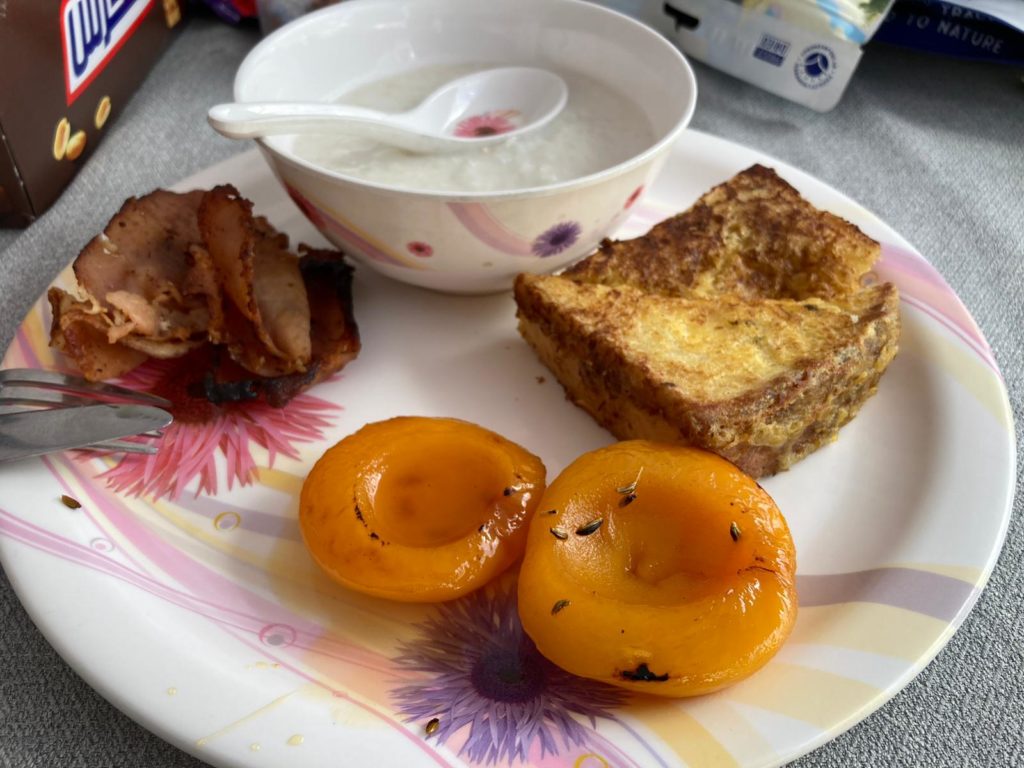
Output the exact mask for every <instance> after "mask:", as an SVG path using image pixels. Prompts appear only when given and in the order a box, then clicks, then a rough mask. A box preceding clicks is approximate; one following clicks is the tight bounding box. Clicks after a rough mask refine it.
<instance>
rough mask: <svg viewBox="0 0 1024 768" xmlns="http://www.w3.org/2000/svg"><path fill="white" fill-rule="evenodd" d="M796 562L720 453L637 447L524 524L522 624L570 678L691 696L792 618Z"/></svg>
mask: <svg viewBox="0 0 1024 768" xmlns="http://www.w3.org/2000/svg"><path fill="white" fill-rule="evenodd" d="M795 569H796V554H795V551H794V547H793V541H792V538H791V537H790V534H789V528H788V527H787V525H786V521H785V519H784V518H783V516H782V514H781V513H780V512H779V509H778V507H777V506H776V505H775V503H774V502H773V501H772V499H771V498H770V497H769V496H768V494H767V493H766V492H765V491H764V490H763V489H762V488H761V487H760V486H759V485H758V484H757V483H756V482H755V481H754V480H753V479H752V478H750V477H749V476H747V475H745V474H744V473H743V472H741V471H740V470H739V469H737V468H736V467H735V466H733V465H732V464H730V463H729V462H728V461H726V460H724V459H722V458H719V457H718V456H716V455H714V454H711V453H707V452H705V451H701V450H697V449H695V448H687V447H681V446H671V445H661V444H657V443H652V442H648V441H644V440H633V441H627V442H621V443H617V444H614V445H611V446H608V447H606V448H602V449H599V450H597V451H593V452H591V453H588V454H584V455H583V456H581V457H580V458H578V459H577V460H576V461H574V462H573V463H572V464H571V465H570V466H569V467H567V468H566V469H565V471H563V472H562V473H561V475H559V476H558V478H556V479H555V481H554V482H553V483H552V484H551V485H550V486H549V487H548V489H547V491H546V492H545V493H544V496H543V498H542V499H541V504H540V507H539V511H538V513H537V514H536V515H535V516H534V518H533V520H532V521H531V523H530V532H529V540H528V541H527V548H526V556H525V558H524V560H523V564H522V568H521V571H520V575H519V616H520V618H521V620H522V623H523V628H524V629H525V630H526V633H527V634H528V635H529V636H530V637H531V638H532V639H533V641H534V642H535V643H536V645H537V648H538V649H539V650H540V652H541V653H542V654H544V655H545V656H546V657H547V658H548V659H550V660H551V661H553V662H554V663H555V664H557V665H558V666H560V667H562V668H563V669H566V670H567V671H569V672H572V673H574V674H577V675H580V676H582V677H589V678H593V679H597V680H603V681H605V682H608V683H613V684H615V685H618V686H621V687H624V688H630V689H633V690H637V691H643V692H644V693H652V694H657V695H662V696H694V695H697V694H702V693H708V692H710V691H714V690H717V689H719V688H723V687H725V686H727V685H730V684H732V683H735V682H737V681H738V680H741V679H743V678H744V677H747V676H748V675H750V674H751V673H753V672H754V671H756V670H757V669H759V668H760V667H762V666H763V665H764V664H765V663H766V662H767V661H768V660H769V659H770V658H771V657H772V656H773V655H774V654H775V652H776V651H777V650H778V649H779V647H780V646H781V645H782V643H783V641H784V640H785V639H786V637H788V635H789V633H790V631H791V630H792V627H793V623H794V621H795V619H796V612H797V597H796V587H795V581H794V577H795Z"/></svg>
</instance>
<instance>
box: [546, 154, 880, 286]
mask: <svg viewBox="0 0 1024 768" xmlns="http://www.w3.org/2000/svg"><path fill="white" fill-rule="evenodd" d="M879 252H880V249H879V245H878V243H876V242H875V241H874V240H872V239H871V238H869V237H868V236H867V235H865V234H864V233H863V232H861V231H860V230H859V229H858V228H857V227H855V226H854V225H853V224H851V223H849V222H848V221H845V220H843V219H841V218H839V217H838V216H834V215H833V214H831V213H828V212H826V211H821V210H819V209H817V208H815V207H814V206H813V205H811V204H810V203H809V202H807V200H805V199H804V198H803V197H801V196H800V193H799V192H797V191H796V190H795V189H794V188H793V187H791V186H790V185H789V184H787V183H786V182H785V181H783V180H782V179H781V178H779V176H778V174H776V173H775V171H773V170H771V169H770V168H765V167H764V166H762V165H754V166H751V167H750V168H748V169H747V170H745V171H742V172H741V173H739V174H737V175H736V176H733V177H732V178H731V179H729V180H728V181H726V182H725V183H723V184H720V185H718V186H717V187H715V188H714V189H712V190H710V191H709V192H707V193H706V194H704V195H703V196H702V197H701V198H700V199H699V200H698V201H697V202H696V203H695V204H694V205H693V206H692V207H690V208H689V209H687V210H686V211H684V212H683V213H680V214H678V215H676V216H673V217H671V218H669V219H666V220H665V221H663V222H661V223H660V224H657V225H656V226H655V227H653V228H652V229H651V231H650V232H648V233H647V234H646V235H643V236H642V237H638V238H635V239H633V240H618V241H612V240H605V241H604V242H603V243H601V246H600V248H599V249H598V250H597V252H596V253H594V254H593V255H591V256H589V257H588V258H586V259H584V260H583V261H581V262H579V263H577V264H576V265H575V266H573V267H570V268H569V269H567V270H566V271H565V272H564V273H563V274H564V275H565V276H566V277H571V278H572V279H573V280H577V281H580V282H587V283H601V284H603V285H632V286H634V287H636V288H641V289H643V290H645V291H648V292H651V293H660V294H662V295H665V296H689V297H693V298H699V297H705V298H707V297H711V296H719V295H722V294H728V295H734V296H746V297H750V298H754V297H760V298H771V299H803V298H807V297H809V296H818V297H821V298H825V299H833V300H835V299H840V298H842V297H844V296H847V295H849V294H851V293H854V292H856V291H857V290H858V289H859V288H860V287H861V279H862V278H863V276H864V274H865V273H866V272H868V270H870V269H871V265H872V264H873V263H874V262H875V260H876V259H877V258H878V256H879Z"/></svg>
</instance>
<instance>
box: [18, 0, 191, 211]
mask: <svg viewBox="0 0 1024 768" xmlns="http://www.w3.org/2000/svg"><path fill="white" fill-rule="evenodd" d="M183 1H184V0H0V226H7V227H11V226H24V225H26V224H28V223H29V222H31V221H32V220H33V219H35V218H36V217H37V216H39V215H40V214H41V213H42V212H43V211H45V210H46V209H47V208H48V207H49V206H50V205H51V204H52V203H53V202H54V201H55V200H56V199H57V197H58V196H59V195H60V193H61V191H62V190H63V189H64V187H65V186H67V184H68V182H70V181H71V179H72V178H73V177H74V175H75V173H76V172H77V171H78V169H79V168H81V167H82V164H83V163H85V162H86V160H88V158H89V156H90V155H91V154H92V152H93V151H94V150H95V149H96V146H97V145H98V144H99V143H100V141H101V140H102V138H103V136H104V134H105V133H106V131H107V130H108V129H109V127H110V125H111V123H112V122H113V121H114V120H115V119H116V118H117V115H118V113H119V112H120V111H121V110H122V109H123V108H124V106H125V104H126V103H127V102H128V99H129V97H130V96H131V94H132V92H134V90H135V89H136V88H137V87H138V86H139V83H140V82H141V81H142V79H143V78H144V77H145V75H146V73H147V72H148V71H149V69H150V68H151V67H152V65H153V63H154V62H155V61H156V59H157V58H158V57H159V56H160V54H161V53H162V52H163V50H164V48H165V47H166V46H167V43H168V42H169V41H170V39H171V37H172V35H173V34H174V33H175V32H177V31H178V30H179V29H180V28H181V27H180V22H181V20H182V5H183Z"/></svg>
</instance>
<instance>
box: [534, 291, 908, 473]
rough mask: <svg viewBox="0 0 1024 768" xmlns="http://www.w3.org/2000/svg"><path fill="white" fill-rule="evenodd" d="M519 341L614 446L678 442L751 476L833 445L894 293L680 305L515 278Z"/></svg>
mask: <svg viewBox="0 0 1024 768" xmlns="http://www.w3.org/2000/svg"><path fill="white" fill-rule="evenodd" d="M515 299H516V303H517V305H518V313H517V315H518V318H519V331H520V333H521V335H522V336H523V338H524V339H525V340H526V341H527V342H528V343H529V344H530V346H532V347H533V349H534V350H535V351H536V353H537V355H538V356H539V357H540V359H541V361H542V362H543V363H544V364H545V365H546V366H547V367H548V368H550V369H551V370H552V372H553V373H554V374H555V376H556V377H557V378H558V380H559V381H560V382H561V383H562V385H563V387H564V388H565V391H566V394H567V396H568V398H569V399H570V400H571V401H572V402H574V403H576V404H577V405H579V406H580V407H582V408H583V409H584V410H586V411H587V412H588V413H590V414H591V415H592V416H593V417H594V418H595V419H596V420H597V422H598V423H600V424H601V425H602V426H604V427H605V428H606V429H608V430H609V431H610V432H612V434H614V435H615V436H616V437H618V438H620V439H627V438H646V439H651V440H658V441H669V442H683V443H687V444H691V445H696V446H699V447H702V448H705V449H708V450H711V451H714V452H716V453H718V454H719V455H721V456H724V457H725V458H727V459H729V460H731V461H732V462H734V463H735V464H736V465H737V466H739V467H740V468H741V469H743V470H744V471H746V472H747V473H749V474H751V475H753V476H754V477H761V476H765V475H770V474H774V473H776V472H779V471H781V470H783V469H786V468H787V467H789V466H790V465H792V464H793V463H794V462H796V461H798V460H799V459H801V458H802V457H804V456H805V455H807V454H808V453H810V452H812V451H814V450H816V449H817V448H819V447H821V446H822V445H824V444H826V443H828V442H830V441H832V440H834V439H835V437H836V435H837V433H838V431H839V428H840V427H841V426H843V425H844V424H846V423H847V422H849V421H850V419H852V418H853V417H854V416H855V415H856V413H857V412H858V410H859V409H860V406H861V404H862V403H863V402H864V401H865V400H866V399H867V398H868V397H869V396H871V395H872V394H873V393H874V391H875V389H876V387H877V385H878V380H879V377H880V376H881V374H882V372H883V371H884V370H885V368H886V366H888V364H889V362H890V361H891V360H892V358H893V356H894V355H895V354H896V347H897V342H898V337H899V314H898V309H897V304H898V295H897V292H896V289H895V287H894V286H892V285H891V284H883V285H877V286H873V287H869V288H863V289H860V290H858V291H856V292H855V293H853V294H851V295H847V296H844V297H843V304H842V306H839V305H837V304H834V303H832V302H829V301H826V300H823V299H821V298H807V299H801V300H797V299H792V298H777V299H771V298H770V299H759V298H749V297H744V296H742V295H729V294H723V295H716V296H714V297H712V298H680V297H674V296H661V295H657V294H654V293H649V292H646V291H644V290H641V289H639V288H636V287H633V286H631V285H621V286H617V287H610V286H606V285H600V284H589V283H580V282H576V281H574V280H570V279H567V278H566V277H561V276H536V275H526V274H521V275H519V276H518V278H517V280H516V283H515Z"/></svg>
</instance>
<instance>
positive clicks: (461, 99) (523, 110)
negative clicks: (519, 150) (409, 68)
mask: <svg viewBox="0 0 1024 768" xmlns="http://www.w3.org/2000/svg"><path fill="white" fill-rule="evenodd" d="M568 95H569V91H568V87H567V86H566V84H565V81H564V80H563V79H562V78H561V77H559V76H558V75H556V74H555V73H554V72H550V71H548V70H545V69H539V68H536V67H499V68H497V69H487V70H483V71H481V72H474V73H473V74H470V75H466V76H464V77H460V78H457V79H455V80H452V81H451V82H449V83H446V84H445V85H443V86H441V87H440V88H438V89H437V90H436V91H434V92H433V93H431V94H430V95H429V96H427V97H426V98H425V99H424V100H423V101H422V102H420V104H419V105H418V106H416V107H414V108H413V109H411V110H409V111H408V112H399V113H388V112H379V111H377V110H373V109H366V108H364V107H354V106H349V105H346V104H328V103H321V102H311V103H310V102H254V103H243V102H235V103H230V104H218V105H217V106H215V107H213V108H212V109H210V112H209V114H208V116H207V119H208V120H209V122H210V125H211V126H213V128H214V130H216V131H217V132H218V133H220V134H222V135H224V136H227V137H228V138H231V139H251V138H259V137H263V136H273V135H279V134H296V133H335V132H337V133H346V134H349V135H358V136H364V137H366V138H370V139H373V140H374V141H378V142H381V143H384V144H391V145H393V146H397V147H401V148H402V149H405V150H408V151H410V152H419V153H443V152H459V151H464V150H467V149H479V148H480V147H484V146H488V145H491V144H496V143H499V142H502V141H507V140H508V139H510V138H512V137H513V136H519V135H521V134H524V133H527V132H529V131H533V130H536V129H538V128H540V127H542V126H544V125H546V124H547V123H549V122H550V121H551V120H552V119H553V118H554V117H555V116H557V115H558V113H559V112H561V111H562V109H563V108H564V107H565V104H566V101H567V100H568Z"/></svg>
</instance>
